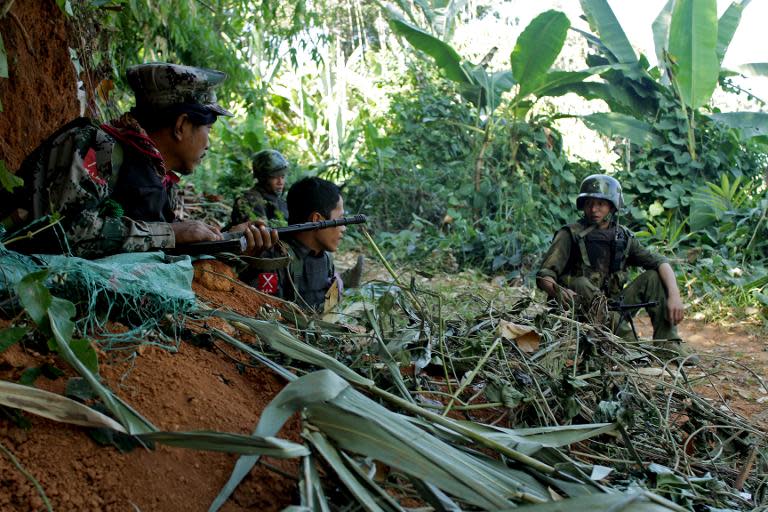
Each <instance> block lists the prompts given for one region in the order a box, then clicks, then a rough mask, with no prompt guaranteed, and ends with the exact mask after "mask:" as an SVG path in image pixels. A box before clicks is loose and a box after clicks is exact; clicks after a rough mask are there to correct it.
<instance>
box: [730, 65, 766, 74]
mask: <svg viewBox="0 0 768 512" xmlns="http://www.w3.org/2000/svg"><path fill="white" fill-rule="evenodd" d="M734 69H735V70H736V71H738V72H739V73H742V74H744V75H747V76H762V77H768V62H752V63H750V64H740V65H738V66H735V67H734Z"/></svg>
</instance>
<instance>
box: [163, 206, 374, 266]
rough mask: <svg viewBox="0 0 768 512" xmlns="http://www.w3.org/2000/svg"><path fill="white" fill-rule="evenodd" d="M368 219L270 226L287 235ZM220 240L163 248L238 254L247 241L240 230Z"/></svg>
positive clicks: (192, 253) (170, 251) (358, 217)
mask: <svg viewBox="0 0 768 512" xmlns="http://www.w3.org/2000/svg"><path fill="white" fill-rule="evenodd" d="M367 221H368V217H366V216H365V215H362V214H361V215H353V216H351V217H341V218H340V219H335V220H321V221H318V222H304V223H302V224H291V225H289V226H283V227H279V228H272V229H274V230H275V231H277V234H278V235H280V236H282V235H287V234H289V233H301V232H303V231H314V230H316V229H325V228H335V227H337V226H346V225H348V224H364V223H365V222H367ZM221 236H222V240H213V241H210V242H192V243H189V244H183V245H178V246H176V247H175V248H173V249H164V251H165V252H166V253H167V254H189V255H190V256H195V255H198V254H219V253H222V252H230V253H234V254H240V253H242V252H243V251H245V248H246V247H247V245H248V242H247V240H246V238H245V235H243V232H242V231H233V232H230V233H222V234H221Z"/></svg>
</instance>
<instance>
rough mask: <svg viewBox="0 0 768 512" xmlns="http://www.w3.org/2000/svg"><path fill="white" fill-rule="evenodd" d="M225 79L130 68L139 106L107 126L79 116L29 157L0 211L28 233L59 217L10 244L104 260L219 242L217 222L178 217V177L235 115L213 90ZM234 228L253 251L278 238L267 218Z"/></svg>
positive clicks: (172, 69)
mask: <svg viewBox="0 0 768 512" xmlns="http://www.w3.org/2000/svg"><path fill="white" fill-rule="evenodd" d="M225 78H226V75H225V74H224V73H222V72H220V71H216V70H212V69H205V68H197V67H191V66H182V65H178V64H168V63H165V62H153V63H148V64H140V65H137V66H132V67H129V68H128V69H127V72H126V79H127V82H128V85H129V86H130V87H131V89H132V90H133V93H134V96H135V99H136V105H135V107H133V108H132V109H131V110H130V111H129V112H126V113H125V114H123V115H122V116H121V117H119V118H118V119H115V120H113V121H110V122H109V123H104V124H102V125H98V124H96V123H94V122H93V121H91V120H89V119H85V118H79V119H76V120H74V121H72V122H70V123H68V124H67V125H66V126H64V127H63V128H62V129H60V130H59V131H58V132H57V133H55V134H54V135H52V136H51V137H49V138H48V140H46V141H45V142H44V143H43V144H42V145H41V146H40V147H39V148H38V149H36V150H35V151H34V152H33V153H32V154H31V155H30V156H29V157H27V159H25V161H24V163H23V164H22V168H21V170H20V171H19V176H21V177H23V178H24V181H25V186H24V187H23V188H22V189H21V190H20V191H19V192H17V193H16V194H15V195H14V196H13V197H12V198H11V200H10V201H8V204H9V205H10V208H12V209H13V210H12V211H10V215H8V210H6V211H5V212H2V213H0V218H2V219H3V220H2V222H3V224H5V225H6V227H8V228H10V230H17V231H22V232H23V231H25V230H29V231H32V230H33V228H32V226H37V227H36V228H34V229H36V230H37V231H40V230H39V227H40V225H41V224H42V225H45V223H46V222H50V219H51V217H52V216H54V215H60V221H59V222H56V223H54V224H53V225H52V226H51V227H50V229H46V230H42V231H41V232H40V233H39V234H38V236H35V237H33V238H32V240H29V241H24V242H22V243H19V244H17V245H13V246H12V247H11V248H12V249H16V250H20V251H23V252H43V253H58V252H71V253H74V254H75V255H77V256H83V257H98V256H105V255H109V254H114V253H118V252H140V251H150V250H158V249H164V248H173V247H175V246H176V245H181V244H186V243H191V242H202V241H210V240H218V239H220V238H221V234H220V232H219V228H218V227H217V226H210V225H207V224H205V223H203V222H200V221H194V220H192V221H179V220H178V219H176V216H175V214H174V209H175V206H176V204H175V203H176V198H177V194H176V183H177V182H178V181H179V179H180V178H179V175H186V174H191V173H192V172H193V170H194V168H195V167H196V166H197V165H198V164H199V163H200V161H201V160H202V158H203V157H204V156H205V154H206V152H207V151H208V145H209V140H208V135H209V132H210V130H211V127H212V125H213V123H214V122H216V119H217V118H218V117H219V116H231V115H232V114H231V113H230V112H229V111H227V110H226V109H224V108H223V107H222V106H221V105H219V104H218V103H217V102H216V95H215V93H214V89H215V88H216V87H217V86H218V85H219V84H221V82H223V81H224V79H225ZM3 206H5V205H3ZM233 229H235V230H237V231H244V232H245V233H246V235H245V236H246V240H247V242H248V246H247V252H249V253H251V254H254V253H256V252H261V251H262V250H264V249H267V248H269V247H271V246H272V245H273V244H274V243H275V242H276V241H277V233H276V232H274V231H272V232H271V233H270V232H268V231H267V230H266V228H265V227H264V226H263V225H260V226H259V225H253V224H249V225H241V226H236V227H235V228H233Z"/></svg>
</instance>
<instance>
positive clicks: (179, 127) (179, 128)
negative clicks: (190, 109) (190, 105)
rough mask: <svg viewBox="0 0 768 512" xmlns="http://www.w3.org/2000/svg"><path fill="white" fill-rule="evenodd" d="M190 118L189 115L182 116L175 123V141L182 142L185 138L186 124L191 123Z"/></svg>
mask: <svg viewBox="0 0 768 512" xmlns="http://www.w3.org/2000/svg"><path fill="white" fill-rule="evenodd" d="M189 122H190V121H189V116H188V115H187V114H180V115H179V117H177V118H176V122H175V123H173V133H172V135H173V140H176V141H180V140H181V139H182V138H184V128H185V126H184V124H185V123H189Z"/></svg>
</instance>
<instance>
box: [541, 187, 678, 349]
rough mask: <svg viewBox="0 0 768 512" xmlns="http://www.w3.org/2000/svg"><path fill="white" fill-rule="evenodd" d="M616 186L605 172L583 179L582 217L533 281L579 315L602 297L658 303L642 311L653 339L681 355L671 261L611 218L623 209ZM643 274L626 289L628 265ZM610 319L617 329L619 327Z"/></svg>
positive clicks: (561, 234)
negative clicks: (644, 312) (645, 245)
mask: <svg viewBox="0 0 768 512" xmlns="http://www.w3.org/2000/svg"><path fill="white" fill-rule="evenodd" d="M623 203H624V199H623V197H622V193H621V185H620V184H619V182H618V181H617V180H616V179H614V178H612V177H610V176H606V175H604V174H595V175H592V176H589V177H587V178H586V179H585V180H584V181H583V182H582V184H581V190H580V193H579V196H578V198H577V200H576V206H577V207H578V208H579V210H581V211H582V212H583V214H584V217H583V218H582V219H581V220H580V221H579V222H576V223H574V224H569V225H567V226H564V227H563V228H561V229H560V230H559V231H558V232H557V233H556V234H555V238H554V241H553V242H552V245H551V246H550V248H549V250H548V251H547V253H546V255H545V256H544V260H543V262H542V264H541V268H540V269H539V271H538V273H537V275H536V283H537V285H538V286H539V288H541V289H542V290H544V291H545V292H546V293H547V294H548V295H549V296H550V297H552V298H555V299H558V300H559V301H560V302H561V304H563V305H564V306H566V307H568V306H570V305H574V306H575V307H576V308H577V311H578V312H580V313H581V314H582V315H583V314H584V313H586V312H587V311H588V310H589V308H590V307H591V306H592V305H593V304H594V302H595V300H596V299H599V298H601V297H603V298H606V299H610V300H621V299H623V303H624V304H639V303H642V302H651V301H657V302H658V304H657V305H656V306H654V307H649V308H646V309H647V311H648V314H649V316H650V317H651V323H652V324H653V337H654V339H655V340H667V343H663V345H664V346H666V347H667V348H671V349H674V350H675V351H676V352H679V353H681V354H685V353H686V352H685V351H684V350H683V349H682V346H681V345H680V337H679V336H678V333H677V327H676V325H677V324H678V323H680V321H681V320H682V319H683V303H682V301H681V299H680V292H679V290H678V288H677V281H676V279H675V274H674V272H673V270H672V267H671V266H670V264H669V261H668V260H667V259H666V258H663V257H661V256H659V255H657V254H654V253H652V252H650V251H648V250H647V249H645V248H643V247H642V246H641V245H640V242H638V240H637V239H636V238H635V236H634V234H633V233H632V232H631V231H630V230H629V229H627V228H626V227H624V226H622V225H620V224H618V222H616V221H615V220H613V219H612V217H613V216H614V215H615V214H616V213H617V212H618V211H619V210H620V209H621V208H622V207H623ZM632 266H636V267H642V268H643V269H645V272H644V273H643V274H641V275H640V276H639V277H638V278H637V279H635V280H634V281H632V282H631V283H629V285H628V286H626V287H625V284H626V281H627V267H632ZM618 324H619V322H618V318H617V315H616V314H614V315H613V319H612V327H613V328H614V329H615V330H618V329H619V328H626V327H627V326H620V325H618Z"/></svg>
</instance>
